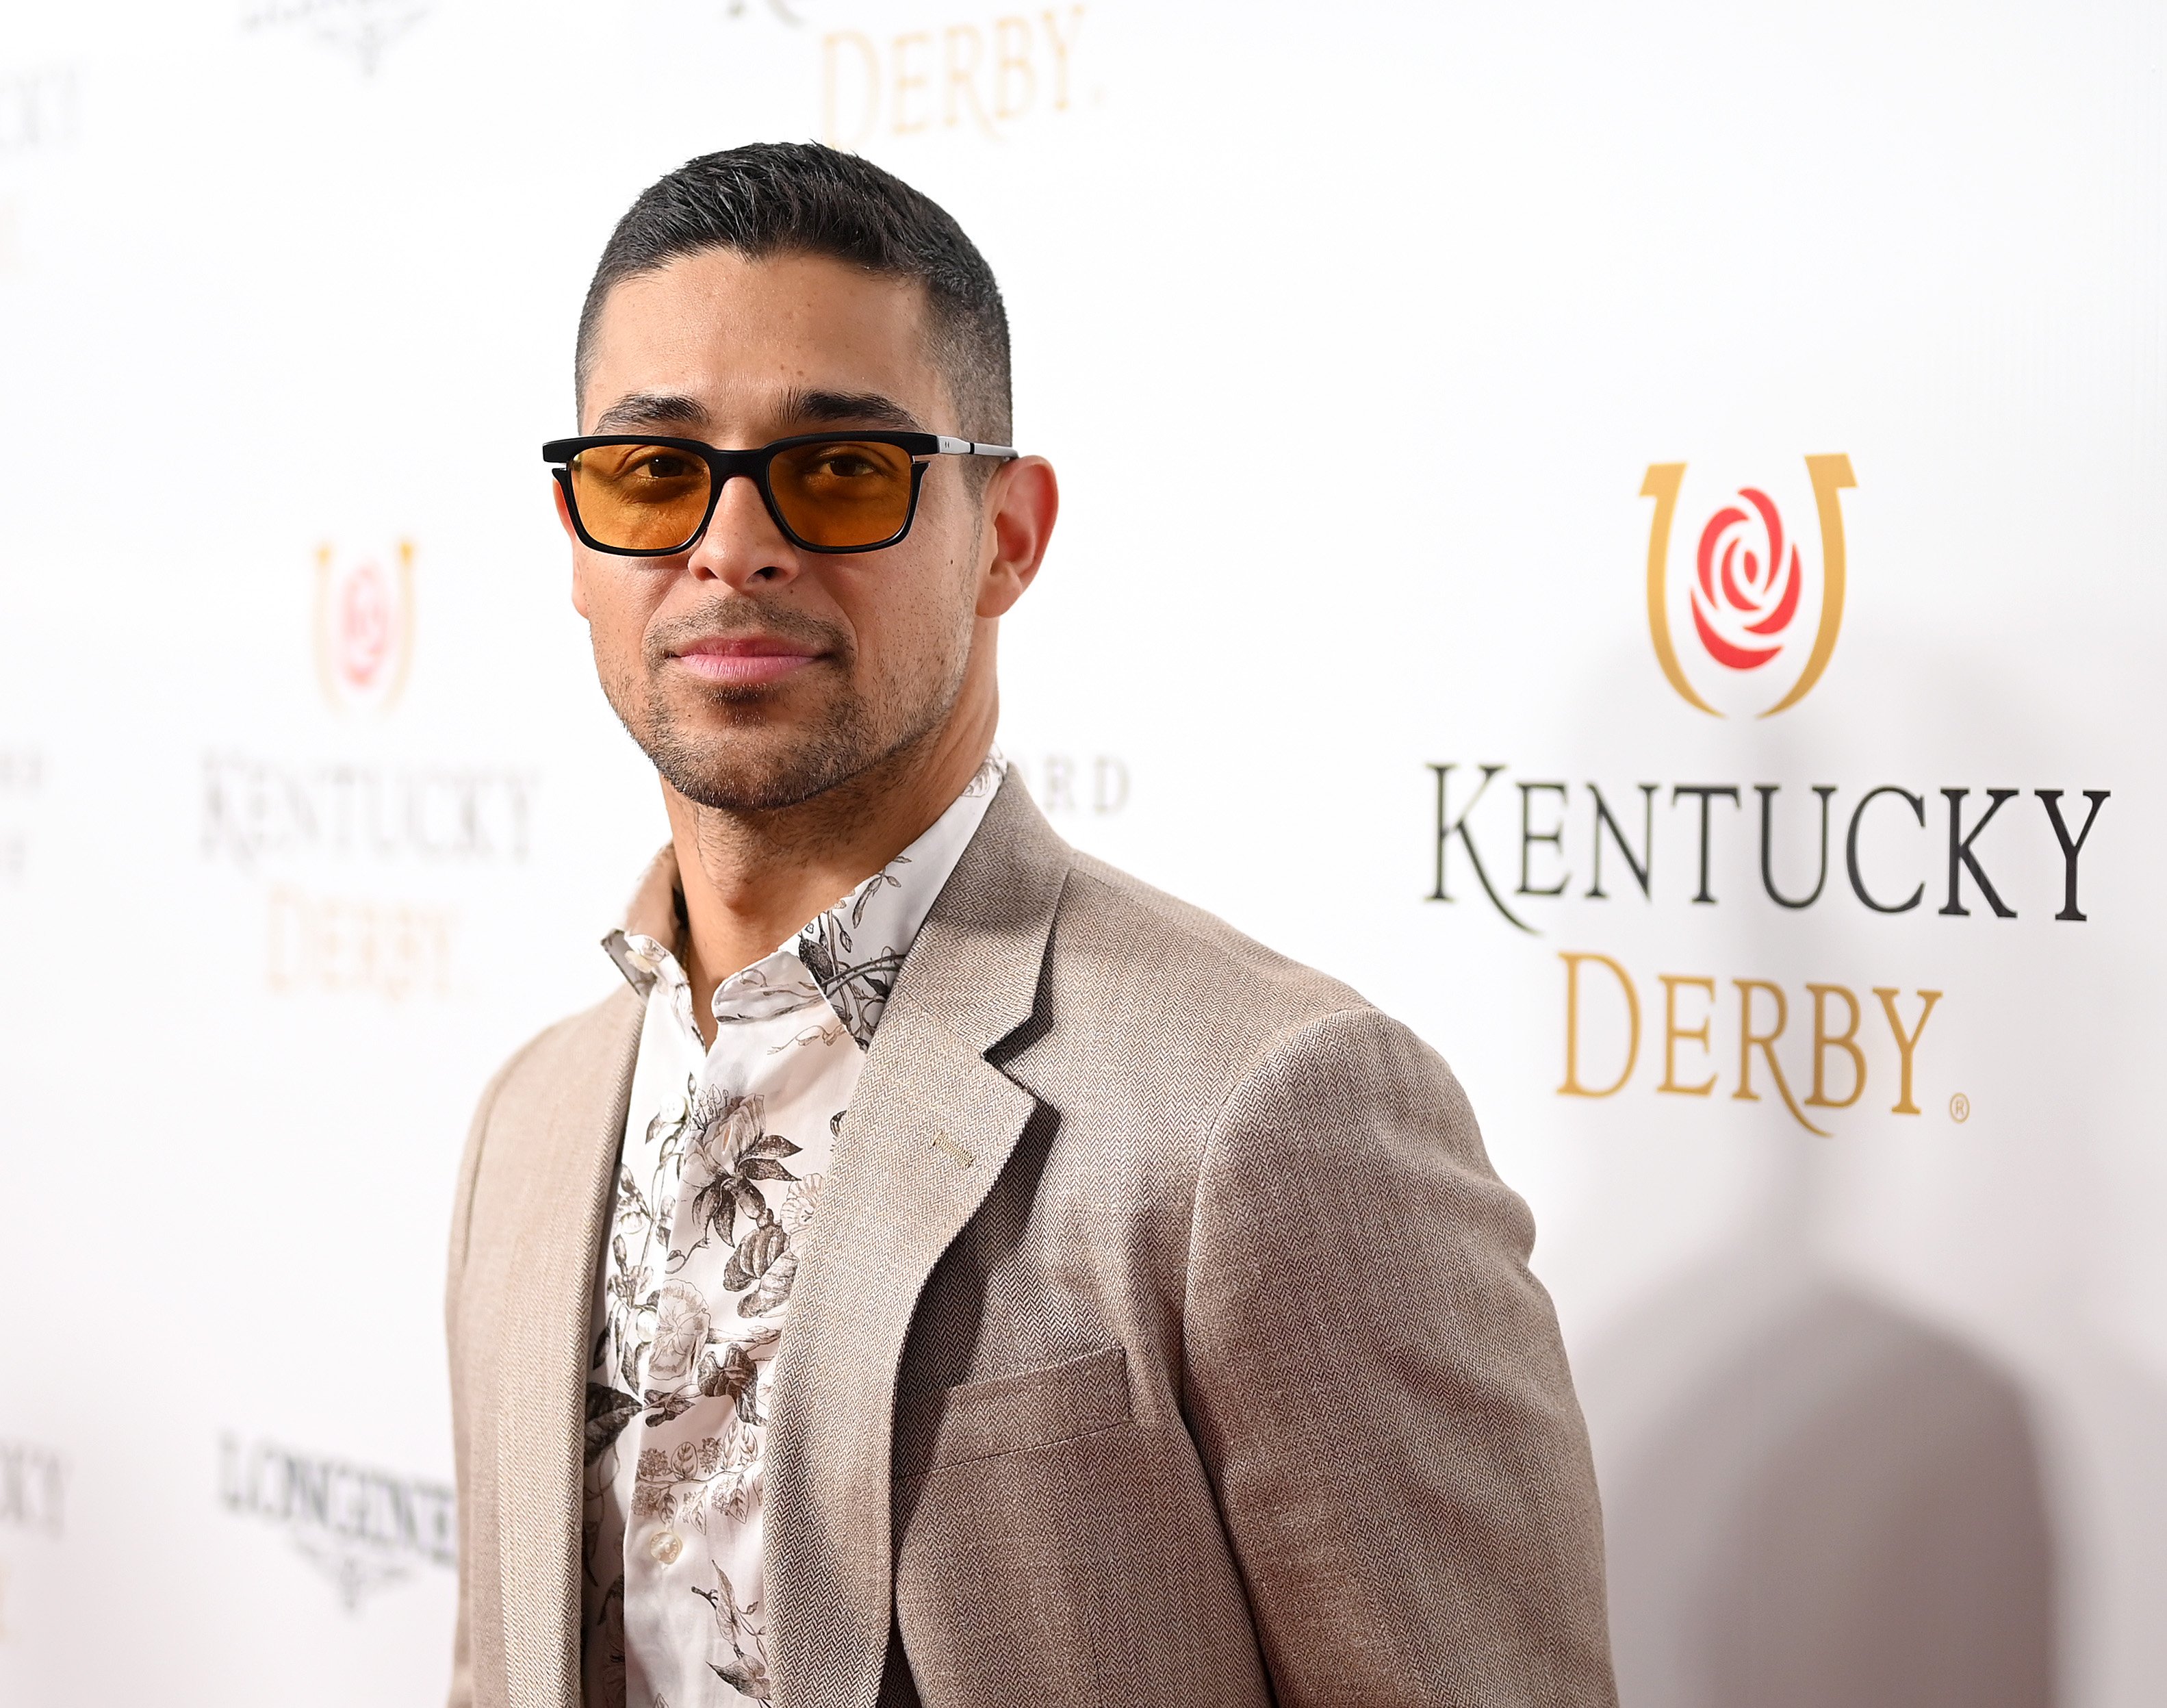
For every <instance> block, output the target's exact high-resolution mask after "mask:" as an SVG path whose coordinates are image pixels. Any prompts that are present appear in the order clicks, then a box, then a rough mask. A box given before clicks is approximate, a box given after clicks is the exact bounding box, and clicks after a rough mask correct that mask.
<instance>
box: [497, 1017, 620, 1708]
mask: <svg viewBox="0 0 2167 1708" xmlns="http://www.w3.org/2000/svg"><path fill="white" fill-rule="evenodd" d="M640 1014H641V1008H640V1004H639V1001H638V998H637V997H636V996H634V995H633V993H632V992H631V991H630V990H629V989H626V990H624V991H622V992H620V993H618V994H617V995H614V996H612V998H611V999H610V1000H609V1001H608V1002H607V1003H605V1004H604V1005H602V1006H601V1008H600V1009H598V1010H595V1011H594V1012H593V1013H592V1014H591V1015H590V1016H587V1018H586V1019H585V1021H584V1022H583V1024H582V1027H581V1031H580V1033H579V1034H578V1035H576V1036H575V1037H573V1038H571V1039H569V1040H567V1047H568V1048H569V1049H570V1051H571V1052H572V1053H573V1056H574V1065H573V1066H572V1068H571V1069H570V1071H567V1072H564V1073H563V1074H561V1075H552V1076H550V1077H551V1080H552V1090H554V1091H555V1092H556V1094H557V1095H556V1096H555V1098H554V1101H552V1102H551V1103H550V1104H549V1105H548V1106H547V1107H546V1108H544V1109H538V1110H535V1111H532V1112H531V1115H530V1116H529V1118H530V1119H531V1120H532V1126H531V1127H527V1128H526V1129H525V1130H524V1131H519V1130H518V1129H517V1128H515V1127H511V1125H510V1124H509V1123H508V1122H506V1116H507V1115H510V1116H512V1117H514V1118H515V1119H516V1117H517V1114H519V1113H521V1112H524V1111H500V1112H499V1115H498V1117H497V1119H498V1122H499V1124H501V1125H504V1126H506V1132H505V1136H504V1138H503V1139H501V1140H499V1141H498V1143H517V1145H518V1147H519V1149H518V1154H517V1157H516V1158H506V1159H504V1161H503V1162H501V1163H500V1164H498V1165H499V1166H501V1167H510V1168H513V1169H517V1170H519V1172H520V1176H521V1184H520V1189H519V1191H518V1192H517V1212H516V1214H517V1219H516V1221H515V1223H513V1225H514V1226H516V1227H517V1229H518V1232H517V1236H516V1238H515V1241H514V1244H513V1248H512V1251H511V1258H510V1260H509V1263H508V1265H507V1272H506V1276H505V1281H504V1286H503V1293H502V1297H503V1299H504V1302H505V1303H504V1315H503V1320H502V1328H501V1336H502V1338H501V1341H500V1344H499V1345H498V1347H497V1349H496V1360H497V1380H496V1382H495V1392H496V1394H497V1396H498V1405H497V1413H496V1487H497V1494H498V1498H497V1514H496V1522H497V1530H498V1553H497V1569H498V1576H499V1582H500V1588H501V1594H502V1596H503V1606H504V1619H505V1627H506V1628H505V1633H504V1635H505V1671H506V1694H507V1699H508V1701H509V1703H510V1705H511V1708H569V1705H572V1704H575V1703H577V1702H578V1700H579V1699H580V1639H579V1631H580V1521H581V1516H582V1514H581V1504H582V1494H583V1477H584V1474H585V1453H584V1443H585V1423H586V1377H587V1346H588V1318H589V1314H590V1312H591V1307H592V1303H593V1296H594V1281H595V1264H596V1260H597V1258H598V1256H599V1254H600V1253H601V1242H602V1233H603V1223H604V1221H605V1219H606V1218H607V1216H608V1213H609V1201H610V1187H611V1183H612V1180H613V1179H614V1177H615V1175H616V1165H617V1157H618V1154H619V1148H620V1146H621V1144H622V1142H623V1135H624V1120H625V1109H626V1106H627V1103H628V1100H629V1098H630V1096H631V1093H632V1069H633V1059H634V1058H635V1056H636V1055H637V1053H638V1046H639V1026H640ZM515 1132H517V1138H514V1133H515Z"/></svg>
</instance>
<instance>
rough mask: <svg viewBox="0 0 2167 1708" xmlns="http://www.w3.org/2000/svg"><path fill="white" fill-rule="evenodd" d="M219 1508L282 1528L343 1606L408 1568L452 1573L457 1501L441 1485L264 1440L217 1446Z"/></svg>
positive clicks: (356, 1604)
mask: <svg viewBox="0 0 2167 1708" xmlns="http://www.w3.org/2000/svg"><path fill="white" fill-rule="evenodd" d="M218 1486H219V1499H220V1504H223V1505H224V1506H225V1509H226V1510H227V1511H228V1512H230V1513H232V1514H236V1516H240V1517H246V1518H252V1519H256V1520H260V1521H262V1522H263V1523H265V1524H268V1525H273V1527H275V1528H277V1529H278V1530H283V1532H284V1533H285V1535H286V1537H287V1539H288V1540H289V1541H290V1542H291V1543H292V1544H293V1545H294V1548H295V1550H296V1551H297V1552H299V1553H300V1554H301V1555H302V1556H303V1557H305V1559H307V1560H308V1561H309V1562H310V1564H311V1565H313V1566H315V1567H316V1568H317V1569H318V1570H319V1571H321V1572H322V1573H324V1575H325V1576H326V1577H327V1578H330V1579H331V1582H332V1583H333V1585H334V1586H336V1589H337V1591H338V1595H339V1599H340V1601H341V1602H342V1604H343V1605H344V1606H345V1607H346V1610H347V1611H348V1612H349V1613H351V1612H354V1611H356V1610H358V1609H359V1608H360V1606H361V1604H362V1601H363V1598H365V1597H366V1596H367V1595H368V1594H369V1593H370V1592H371V1591H373V1590H375V1589H381V1588H383V1587H384V1585H385V1584H387V1583H395V1582H396V1581H398V1580H399V1579H400V1578H404V1577H405V1576H407V1575H408V1573H410V1572H411V1571H412V1570H413V1568H414V1567H416V1566H430V1567H443V1568H445V1569H447V1570H456V1569H457V1567H458V1498H457V1497H456V1495H455V1494H454V1493H453V1491H452V1490H451V1489H450V1488H447V1487H446V1486H445V1485H443V1484H442V1483H429V1482H424V1481H421V1480H420V1479H418V1478H416V1477H400V1476H396V1475H394V1474H393V1473H392V1472H388V1471H372V1470H369V1469H367V1468H366V1467H362V1466H358V1465H348V1464H345V1463H342V1461H338V1460H335V1459H322V1458H318V1457H316V1456H313V1455H311V1454H307V1453H302V1452H297V1451H294V1450H293V1449H291V1448H288V1447H282V1446H278V1445H275V1444H273V1443H272V1442H269V1441H258V1442H257V1443H255V1444H254V1445H252V1446H250V1447H248V1448H246V1449H245V1450H244V1449H243V1448H242V1446H241V1443H240V1442H239V1441H238V1440H236V1439H235V1438H234V1437H233V1436H231V1435H227V1436H226V1437H225V1438H224V1439H223V1440H221V1441H220V1444H219V1479H218Z"/></svg>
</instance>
